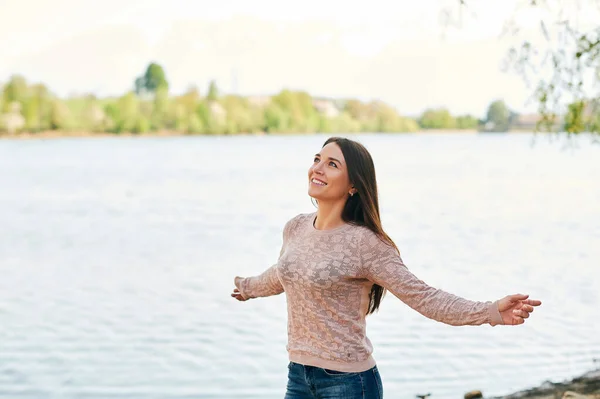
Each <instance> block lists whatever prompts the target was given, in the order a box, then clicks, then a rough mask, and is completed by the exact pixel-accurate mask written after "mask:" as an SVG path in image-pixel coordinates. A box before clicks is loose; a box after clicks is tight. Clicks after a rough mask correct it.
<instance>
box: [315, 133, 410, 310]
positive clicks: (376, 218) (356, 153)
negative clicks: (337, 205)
mask: <svg viewBox="0 0 600 399" xmlns="http://www.w3.org/2000/svg"><path fill="white" fill-rule="evenodd" d="M329 143H336V144H337V145H338V146H339V147H340V149H341V150H342V154H344V159H345V160H346V165H347V167H348V177H349V179H350V183H351V184H352V185H353V186H354V188H355V189H356V190H357V192H356V193H355V194H354V195H353V196H349V197H348V200H347V201H346V204H345V205H344V209H343V211H342V220H344V221H345V222H348V223H352V224H355V225H358V226H365V227H367V228H368V229H369V230H371V231H372V232H374V233H375V234H376V235H377V236H378V237H379V238H380V239H381V240H382V241H384V242H386V243H388V244H389V245H391V246H392V247H394V248H395V249H396V251H398V247H397V246H396V244H394V241H392V239H391V238H390V237H389V236H388V235H387V234H386V232H385V231H384V230H383V227H382V226H381V217H380V215H379V196H378V194H377V178H376V176H375V164H374V163H373V158H371V154H370V153H369V151H368V150H367V149H366V148H365V147H364V146H363V145H362V144H360V143H358V142H356V141H353V140H349V139H346V138H342V137H330V138H329V139H327V141H325V144H323V147H325V146H326V145H327V144H329ZM398 254H400V251H398ZM385 292H386V289H385V288H383V287H382V286H380V285H377V284H374V285H373V288H371V293H370V301H369V308H368V310H367V315H369V314H371V313H373V312H375V311H376V310H377V309H379V304H380V303H381V299H382V298H383V296H384V295H385Z"/></svg>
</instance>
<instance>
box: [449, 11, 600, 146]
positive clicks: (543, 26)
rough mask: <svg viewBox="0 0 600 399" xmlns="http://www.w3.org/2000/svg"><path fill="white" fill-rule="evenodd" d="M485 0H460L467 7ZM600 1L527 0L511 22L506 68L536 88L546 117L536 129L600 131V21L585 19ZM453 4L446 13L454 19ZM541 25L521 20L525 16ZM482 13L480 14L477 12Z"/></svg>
mask: <svg viewBox="0 0 600 399" xmlns="http://www.w3.org/2000/svg"><path fill="white" fill-rule="evenodd" d="M483 1H484V0H479V1H478V0H458V2H457V3H455V4H457V8H456V9H454V11H456V10H458V11H459V14H460V17H461V18H462V15H463V14H464V13H463V11H468V10H469V7H470V6H472V5H474V4H476V3H478V2H479V3H483ZM594 10H595V11H598V10H600V1H599V0H578V1H573V0H523V1H521V2H520V4H518V5H517V8H516V9H515V11H514V13H513V16H512V17H511V18H509V20H507V21H505V29H504V30H505V32H504V33H505V34H506V33H508V34H509V35H511V37H512V38H514V39H515V40H516V43H515V44H514V45H513V46H511V47H510V48H509V50H508V53H507V57H506V69H507V70H509V69H512V70H515V71H516V72H517V73H518V74H520V75H521V76H522V78H523V80H524V81H525V82H526V83H527V84H528V85H531V87H532V96H533V97H534V98H535V100H536V101H537V104H538V112H539V115H540V118H539V119H538V121H537V123H536V131H540V132H541V131H547V132H557V133H561V132H566V133H567V135H571V134H579V133H583V132H586V133H593V134H595V135H596V137H598V136H600V123H599V122H598V121H599V119H600V22H599V21H593V22H592V23H591V24H587V25H586V24H585V23H583V22H582V20H584V19H585V18H582V17H583V16H585V15H586V13H588V11H594ZM452 11H453V10H452V9H445V10H444V11H443V14H444V16H445V18H446V20H447V21H446V22H447V23H448V22H449V21H450V20H452V19H455V16H453V15H452V14H453V12H452ZM533 13H537V15H538V16H539V18H538V20H537V21H536V23H535V24H531V25H528V26H522V25H520V24H519V23H517V20H518V17H519V16H520V15H525V14H526V15H527V16H528V18H525V19H524V20H526V21H531V19H530V17H531V15H532V14H533ZM475 18H476V16H475Z"/></svg>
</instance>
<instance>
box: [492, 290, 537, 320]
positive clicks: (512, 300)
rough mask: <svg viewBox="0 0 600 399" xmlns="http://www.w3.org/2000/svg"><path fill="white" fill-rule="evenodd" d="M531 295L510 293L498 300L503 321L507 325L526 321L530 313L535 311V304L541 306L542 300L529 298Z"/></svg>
mask: <svg viewBox="0 0 600 399" xmlns="http://www.w3.org/2000/svg"><path fill="white" fill-rule="evenodd" d="M527 298H529V295H526V294H514V295H508V296H505V297H504V298H502V299H500V300H499V301H498V310H499V311H500V316H502V322H503V323H504V324H506V325H511V326H516V325H518V324H523V323H525V319H527V318H529V314H530V313H531V312H533V309H534V306H540V305H541V304H542V302H541V301H538V300H537V299H527Z"/></svg>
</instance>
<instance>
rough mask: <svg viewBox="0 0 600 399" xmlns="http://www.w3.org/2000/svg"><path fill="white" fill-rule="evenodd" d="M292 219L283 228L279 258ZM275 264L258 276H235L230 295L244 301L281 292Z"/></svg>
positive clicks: (285, 243)
mask: <svg viewBox="0 0 600 399" xmlns="http://www.w3.org/2000/svg"><path fill="white" fill-rule="evenodd" d="M294 220H295V218H294V219H291V220H289V221H288V222H287V223H286V224H285V226H284V228H283V244H282V246H281V250H280V251H279V258H280V259H281V255H283V252H284V251H285V246H286V245H287V241H288V237H289V234H290V229H291V226H292V223H293V221H294ZM277 264H278V263H276V264H274V265H273V266H271V267H270V268H268V269H267V270H265V271H264V272H263V273H262V274H260V275H259V276H255V277H246V278H243V277H239V276H236V277H235V278H234V279H233V283H234V285H235V288H234V290H233V293H232V294H231V296H232V297H233V298H235V299H237V300H238V301H246V300H248V299H251V298H259V297H267V296H272V295H277V294H281V293H282V292H283V291H284V289H283V286H282V285H281V281H280V280H279V276H278V274H277Z"/></svg>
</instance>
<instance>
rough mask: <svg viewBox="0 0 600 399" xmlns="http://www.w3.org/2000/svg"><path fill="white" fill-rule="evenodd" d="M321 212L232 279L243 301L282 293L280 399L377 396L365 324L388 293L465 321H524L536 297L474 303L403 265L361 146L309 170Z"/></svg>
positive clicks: (424, 310)
mask: <svg viewBox="0 0 600 399" xmlns="http://www.w3.org/2000/svg"><path fill="white" fill-rule="evenodd" d="M308 195H309V196H311V197H312V198H314V199H315V200H316V201H317V204H318V207H317V211H316V212H314V213H310V214H300V215H298V216H296V217H294V218H293V219H291V220H289V221H288V222H287V223H286V225H285V227H284V231H283V247H282V249H281V252H280V255H279V260H278V262H277V263H276V264H275V265H273V266H272V267H270V268H269V269H267V270H266V271H265V272H264V273H262V274H261V275H259V276H256V277H248V278H241V277H235V279H234V284H235V287H236V288H235V289H234V290H233V293H232V294H231V296H232V297H234V298H235V299H237V300H239V301H246V300H248V299H250V298H258V297H266V296H270V295H276V294H280V293H282V292H284V291H285V293H286V295H287V309H288V345H287V350H288V353H289V360H290V363H289V365H288V369H289V372H288V384H287V392H286V396H285V398H286V399H300V398H303V399H304V398H340V399H341V398H344V399H353V398H381V397H382V396H383V386H382V382H381V377H380V375H379V372H378V370H377V366H376V364H375V360H374V359H373V357H372V356H371V353H372V352H373V348H372V345H371V342H370V341H369V339H368V338H367V337H366V334H365V330H366V325H365V318H366V316H367V315H369V314H371V313H373V312H374V311H376V310H377V309H378V308H379V304H380V303H381V298H382V297H383V295H384V293H385V291H386V290H389V291H391V292H392V294H394V295H395V296H396V297H398V298H399V299H400V300H402V301H403V302H405V303H406V304H407V305H408V306H410V307H411V308H413V309H414V310H416V311H417V312H419V313H421V314H422V315H424V316H426V317H428V318H431V319H433V320H437V321H439V322H442V323H446V324H450V325H455V326H461V325H481V324H490V325H492V326H495V325H498V324H506V325H518V324H523V323H524V322H525V319H526V318H528V317H529V314H530V313H531V312H533V309H534V306H539V305H540V304H541V302H540V301H538V300H531V299H527V298H528V295H520V294H516V295H509V296H506V297H504V298H502V299H499V300H497V301H494V302H491V301H487V302H475V301H470V300H467V299H463V298H460V297H457V296H455V295H452V294H449V293H447V292H444V291H441V290H438V289H435V288H433V287H430V286H428V285H427V284H425V283H424V282H423V281H421V280H419V279H418V278H417V277H415V276H414V275H413V274H412V273H411V272H410V271H409V270H408V269H407V268H406V266H405V265H404V263H403V262H402V259H401V257H400V252H399V251H398V249H397V247H396V245H395V244H394V242H393V241H392V240H391V238H390V237H389V236H388V235H387V234H386V233H385V232H384V230H383V228H382V226H381V220H380V216H379V202H378V195H377V182H376V178H375V167H374V165H373V160H372V158H371V155H370V154H369V152H368V151H367V150H366V148H365V147H363V146H362V145H361V144H359V143H357V142H355V141H352V140H348V139H345V138H338V137H333V138H330V139H328V140H327V141H326V142H325V144H324V145H323V147H322V149H321V151H320V153H318V154H316V155H315V158H314V161H313V164H312V166H311V167H310V168H309V170H308Z"/></svg>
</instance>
